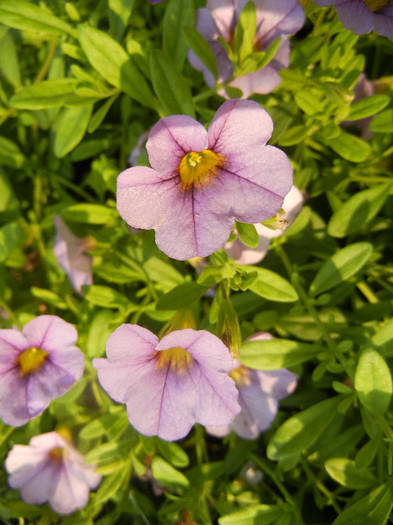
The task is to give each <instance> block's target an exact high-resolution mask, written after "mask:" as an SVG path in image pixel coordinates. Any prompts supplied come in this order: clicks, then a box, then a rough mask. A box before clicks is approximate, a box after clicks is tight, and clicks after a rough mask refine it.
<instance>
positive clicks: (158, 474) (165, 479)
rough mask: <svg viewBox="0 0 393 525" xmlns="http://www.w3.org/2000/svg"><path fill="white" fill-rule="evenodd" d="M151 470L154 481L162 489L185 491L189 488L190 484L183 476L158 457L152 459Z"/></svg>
mask: <svg viewBox="0 0 393 525" xmlns="http://www.w3.org/2000/svg"><path fill="white" fill-rule="evenodd" d="M151 470H152V474H153V477H154V479H155V480H156V481H158V482H159V483H161V485H163V486H164V487H169V488H173V489H179V488H180V489H187V488H189V486H190V482H189V481H188V479H187V478H186V477H185V475H184V474H182V473H181V472H179V471H178V470H176V469H175V468H173V467H172V465H170V464H169V463H167V462H166V461H165V460H163V459H162V458H160V457H159V456H156V457H155V458H154V459H153V463H152V465H151Z"/></svg>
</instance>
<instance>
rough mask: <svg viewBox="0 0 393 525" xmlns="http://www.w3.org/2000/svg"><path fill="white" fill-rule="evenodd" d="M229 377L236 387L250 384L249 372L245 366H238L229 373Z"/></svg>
mask: <svg viewBox="0 0 393 525" xmlns="http://www.w3.org/2000/svg"><path fill="white" fill-rule="evenodd" d="M229 376H230V377H231V378H232V379H233V380H234V381H235V383H236V385H237V386H240V387H241V386H245V385H249V384H250V370H249V369H248V368H246V367H245V366H239V367H238V368H234V369H233V370H231V371H230V372H229Z"/></svg>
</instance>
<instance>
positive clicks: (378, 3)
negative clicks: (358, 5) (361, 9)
mask: <svg viewBox="0 0 393 525" xmlns="http://www.w3.org/2000/svg"><path fill="white" fill-rule="evenodd" d="M363 1H364V3H365V4H366V6H367V7H368V8H369V9H370V11H372V12H373V13H378V11H381V9H383V8H384V7H386V6H388V5H389V3H390V0H363Z"/></svg>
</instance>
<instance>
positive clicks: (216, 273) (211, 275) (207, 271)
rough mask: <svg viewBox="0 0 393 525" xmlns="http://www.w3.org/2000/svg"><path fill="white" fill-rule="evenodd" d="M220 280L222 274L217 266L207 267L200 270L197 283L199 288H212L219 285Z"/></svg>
mask: <svg viewBox="0 0 393 525" xmlns="http://www.w3.org/2000/svg"><path fill="white" fill-rule="evenodd" d="M222 278H223V277H222V272H221V270H220V269H219V268H217V266H208V267H207V268H204V269H203V270H202V272H201V275H200V276H199V277H198V281H197V283H198V284H200V285H201V286H214V285H215V284H217V283H219V282H220V281H221V280H222Z"/></svg>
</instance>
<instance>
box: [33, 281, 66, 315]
mask: <svg viewBox="0 0 393 525" xmlns="http://www.w3.org/2000/svg"><path fill="white" fill-rule="evenodd" d="M30 291H31V295H32V296H33V297H36V298H37V299H40V300H41V301H43V302H44V303H48V304H53V306H56V308H59V309H60V310H67V308H68V306H67V304H66V303H65V302H64V301H62V300H61V298H60V297H59V296H58V295H57V294H56V293H54V292H52V291H51V290H45V289H44V288H37V287H36V286H32V287H31V288H30Z"/></svg>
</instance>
